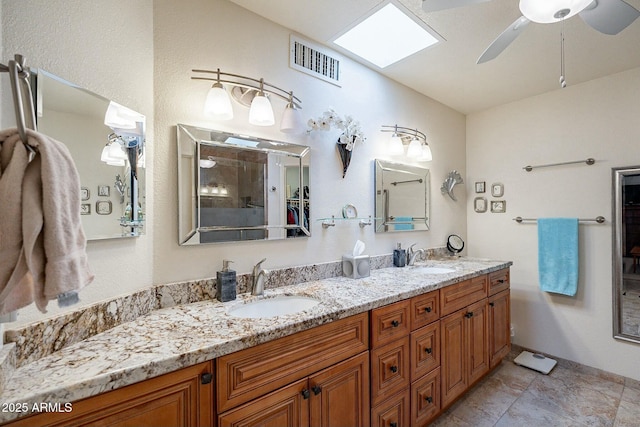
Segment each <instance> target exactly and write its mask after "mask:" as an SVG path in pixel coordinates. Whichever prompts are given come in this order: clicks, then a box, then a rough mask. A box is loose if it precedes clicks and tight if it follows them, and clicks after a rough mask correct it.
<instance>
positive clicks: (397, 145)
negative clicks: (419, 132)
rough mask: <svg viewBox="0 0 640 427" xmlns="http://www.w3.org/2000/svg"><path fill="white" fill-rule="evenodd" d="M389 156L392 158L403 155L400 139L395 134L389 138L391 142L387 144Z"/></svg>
mask: <svg viewBox="0 0 640 427" xmlns="http://www.w3.org/2000/svg"><path fill="white" fill-rule="evenodd" d="M389 154H391V155H392V156H399V155H400V154H404V145H403V144H402V138H400V137H399V136H398V135H397V134H395V133H394V134H393V135H392V136H391V142H390V143H389Z"/></svg>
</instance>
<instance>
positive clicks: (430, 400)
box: [424, 396, 433, 403]
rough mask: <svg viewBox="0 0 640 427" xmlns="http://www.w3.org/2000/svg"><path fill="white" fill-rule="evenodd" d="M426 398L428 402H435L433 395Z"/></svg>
mask: <svg viewBox="0 0 640 427" xmlns="http://www.w3.org/2000/svg"><path fill="white" fill-rule="evenodd" d="M424 400H426V401H427V403H433V397H431V396H427V397H425V398H424Z"/></svg>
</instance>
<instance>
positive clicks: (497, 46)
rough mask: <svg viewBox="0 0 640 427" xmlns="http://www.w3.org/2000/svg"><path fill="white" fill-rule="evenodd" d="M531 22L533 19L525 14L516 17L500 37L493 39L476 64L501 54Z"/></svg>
mask: <svg viewBox="0 0 640 427" xmlns="http://www.w3.org/2000/svg"><path fill="white" fill-rule="evenodd" d="M529 22H531V21H529V20H528V19H527V18H525V17H524V16H521V17H520V18H518V19H516V20H515V22H514V23H513V24H511V25H509V27H508V28H507V29H506V30H504V31H503V32H502V34H500V35H499V36H498V38H497V39H495V40H494V41H493V43H491V44H490V45H489V47H488V48H487V50H485V51H484V52H483V53H482V55H480V58H478V62H476V64H482V63H484V62H487V61H491V60H492V59H494V58H495V57H497V56H498V55H500V54H501V53H502V51H503V50H505V49H506V48H507V46H509V45H510V44H511V42H513V41H514V40H515V39H516V37H518V36H519V35H520V34H521V33H522V32H523V31H524V29H525V28H526V27H527V25H528V24H529Z"/></svg>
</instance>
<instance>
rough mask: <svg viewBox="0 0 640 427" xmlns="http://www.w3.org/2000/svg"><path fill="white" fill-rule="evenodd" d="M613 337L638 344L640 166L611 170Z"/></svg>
mask: <svg viewBox="0 0 640 427" xmlns="http://www.w3.org/2000/svg"><path fill="white" fill-rule="evenodd" d="M612 182H613V186H612V202H613V221H612V222H613V239H612V241H613V251H612V253H613V260H612V272H613V336H614V338H617V339H621V340H625V341H632V342H636V343H640V265H639V264H640V166H633V167H621V168H613V169H612Z"/></svg>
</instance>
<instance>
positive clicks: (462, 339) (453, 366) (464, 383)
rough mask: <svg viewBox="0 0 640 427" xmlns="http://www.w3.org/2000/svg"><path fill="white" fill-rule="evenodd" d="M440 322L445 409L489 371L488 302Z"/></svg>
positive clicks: (466, 309) (474, 305)
mask: <svg viewBox="0 0 640 427" xmlns="http://www.w3.org/2000/svg"><path fill="white" fill-rule="evenodd" d="M440 322H441V337H442V341H441V342H442V346H441V348H442V355H441V357H442V360H441V367H442V368H441V369H442V405H443V407H445V406H448V405H449V404H450V403H452V402H453V401H454V400H455V399H456V398H457V397H458V396H460V395H461V394H462V393H463V392H464V391H466V390H467V388H469V387H470V386H471V385H472V384H473V383H474V382H475V381H477V380H478V379H479V378H480V377H482V376H483V375H484V374H486V373H487V372H488V371H489V339H488V319H487V300H486V299H482V300H480V301H478V302H476V303H475V304H471V305H470V306H468V307H466V308H463V309H462V310H458V311H456V312H455V313H453V314H450V315H449V316H447V317H445V318H443V319H442V320H441V321H440Z"/></svg>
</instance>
